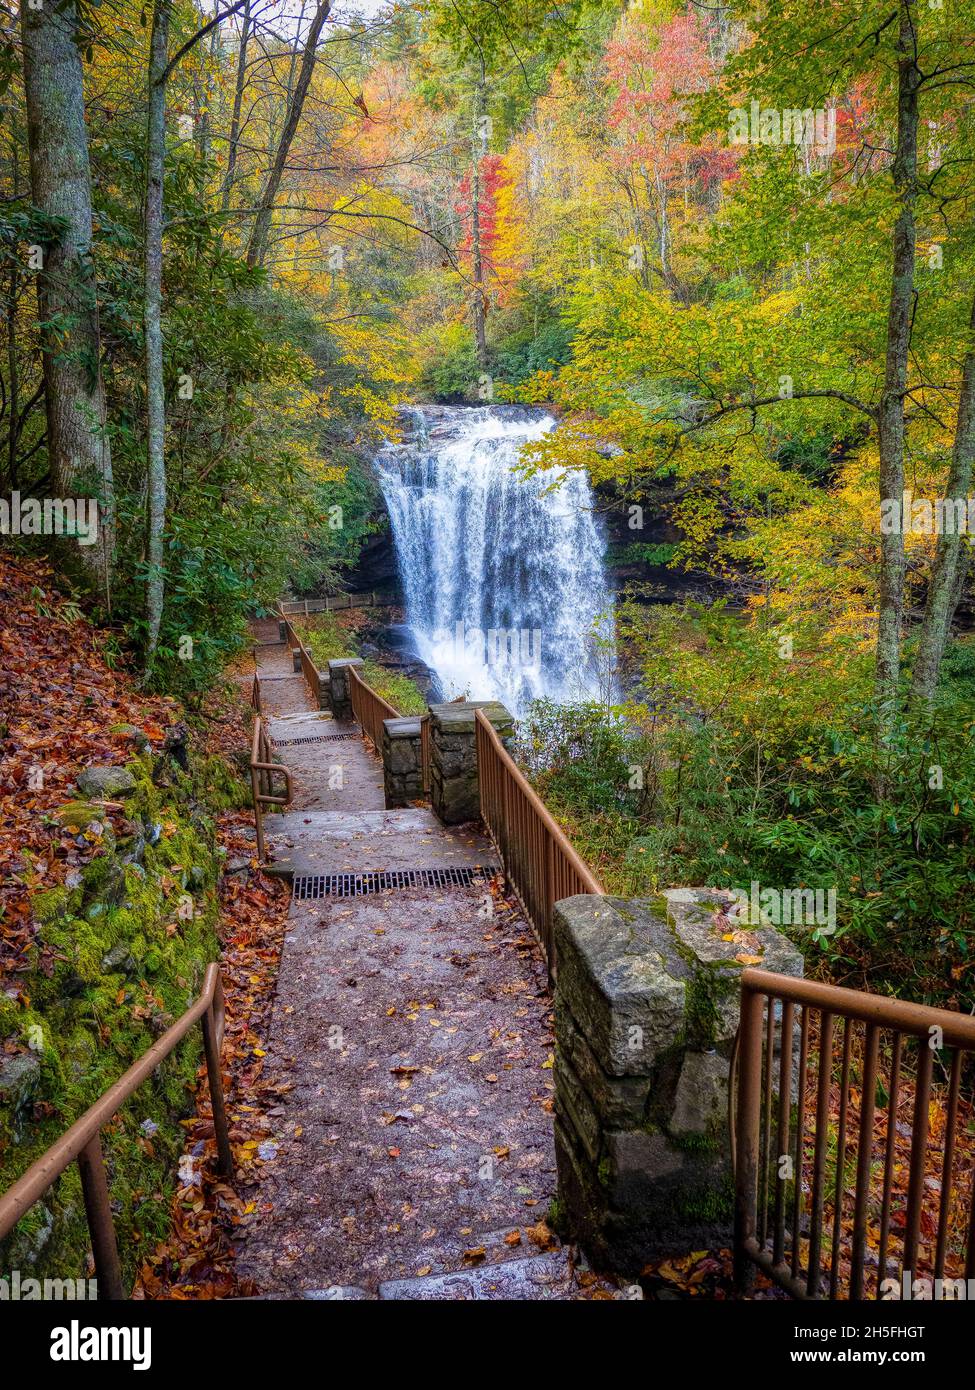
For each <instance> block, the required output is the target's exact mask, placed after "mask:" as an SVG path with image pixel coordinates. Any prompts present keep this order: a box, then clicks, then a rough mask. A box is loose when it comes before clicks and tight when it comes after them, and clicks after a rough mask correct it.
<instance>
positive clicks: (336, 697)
mask: <svg viewBox="0 0 975 1390" xmlns="http://www.w3.org/2000/svg"><path fill="white" fill-rule="evenodd" d="M361 665H362V660H361V658H360V657H358V656H345V657H341V658H339V659H338V660H337V661H330V662H329V663H328V688H329V699H330V702H331V706H332V718H333V719H340V720H344V721H346V722H351V721H352V720H353V719H354V718H355V714H354V713H353V710H352V692H351V690H350V689H349V675H348V668H349V667H350V666H361Z"/></svg>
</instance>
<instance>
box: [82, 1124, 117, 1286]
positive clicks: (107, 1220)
mask: <svg viewBox="0 0 975 1390" xmlns="http://www.w3.org/2000/svg"><path fill="white" fill-rule="evenodd" d="M78 1170H79V1172H80V1173H81V1190H82V1192H83V1193H84V1198H85V1215H86V1216H87V1218H88V1230H89V1232H90V1233H91V1251H92V1254H93V1255H94V1257H95V1277H96V1278H97V1280H98V1297H99V1299H109V1300H111V1301H112V1302H116V1303H117V1302H121V1301H122V1300H123V1299H124V1298H125V1291H124V1289H123V1288H122V1266H121V1264H120V1263H119V1257H118V1243H117V1242H116V1239H115V1223H114V1221H113V1220H112V1205H111V1201H110V1199H109V1196H108V1181H107V1179H106V1177H105V1163H104V1160H103V1158H102V1140H101V1135H100V1134H95V1135H93V1136H92V1138H91V1139H89V1141H88V1143H87V1144H86V1145H85V1147H84V1148H83V1149H82V1150H81V1153H80V1154H79V1155H78Z"/></svg>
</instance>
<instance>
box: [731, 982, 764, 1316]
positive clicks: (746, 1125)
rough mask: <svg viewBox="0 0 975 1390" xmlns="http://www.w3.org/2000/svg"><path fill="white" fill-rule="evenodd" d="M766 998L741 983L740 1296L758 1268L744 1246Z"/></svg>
mask: <svg viewBox="0 0 975 1390" xmlns="http://www.w3.org/2000/svg"><path fill="white" fill-rule="evenodd" d="M764 998H765V996H764V995H762V994H759V993H758V992H757V991H756V990H753V989H750V988H749V987H748V985H747V984H746V983H745V982H744V980H743V981H742V986H741V1018H740V1023H739V1031H738V1113H737V1117H736V1125H735V1129H736V1134H735V1249H734V1257H735V1264H734V1278H735V1289H736V1291H737V1292H738V1293H739V1294H747V1293H748V1292H749V1290H750V1289H751V1286H752V1283H753V1281H754V1278H755V1266H754V1265H753V1263H752V1261H751V1260H750V1259H749V1257H748V1255H747V1254H746V1253H745V1244H746V1242H747V1241H749V1240H752V1239H754V1236H755V1228H756V1218H757V1214H758V1213H757V1211H756V1204H757V1202H758V1162H759V1152H758V1150H759V1124H760V1118H761V1086H762V1013H763V1004H764Z"/></svg>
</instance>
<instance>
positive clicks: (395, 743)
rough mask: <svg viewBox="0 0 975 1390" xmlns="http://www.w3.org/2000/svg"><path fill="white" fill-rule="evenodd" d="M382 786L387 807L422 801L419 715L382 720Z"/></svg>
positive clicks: (421, 755)
mask: <svg viewBox="0 0 975 1390" xmlns="http://www.w3.org/2000/svg"><path fill="white" fill-rule="evenodd" d="M383 783H384V786H385V790H386V805H387V806H388V807H391V808H392V807H396V806H409V805H410V803H411V802H414V801H422V800H423V745H422V737H421V733H420V718H419V716H418V715H415V716H413V717H406V718H403V719H384V720H383Z"/></svg>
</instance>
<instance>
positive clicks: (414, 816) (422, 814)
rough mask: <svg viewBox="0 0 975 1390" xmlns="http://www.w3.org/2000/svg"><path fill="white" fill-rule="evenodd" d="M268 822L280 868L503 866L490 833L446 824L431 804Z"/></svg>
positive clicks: (305, 814) (300, 814) (297, 814)
mask: <svg viewBox="0 0 975 1390" xmlns="http://www.w3.org/2000/svg"><path fill="white" fill-rule="evenodd" d="M264 824H265V832H266V834H267V836H268V840H269V843H270V844H271V846H272V847H273V850H274V855H275V863H274V871H275V872H276V873H279V874H286V875H292V874H294V875H303V874H330V873H366V872H368V871H371V870H377V869H378V870H383V869H446V868H460V867H470V868H473V867H478V866H480V867H483V868H491V869H493V868H496V867H497V855H496V854H495V851H494V846H493V845H492V844H491V841H490V840H489V839H488V838H487V836H486V835H483V834H482V833H481V832H480V831H479V830H477V829H476V828H475V827H474V826H450V827H448V826H445V825H442V824H441V823H440V821H439V820H438V819H437V817H436V816H435V815H434V814H433V812H432V811H431V810H429V809H428V808H425V807H407V808H406V809H404V810H399V811H358V812H356V811H314V810H309V811H286V812H285V813H284V814H282V815H275V816H268V817H267V818H266V819H265V822H264Z"/></svg>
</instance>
